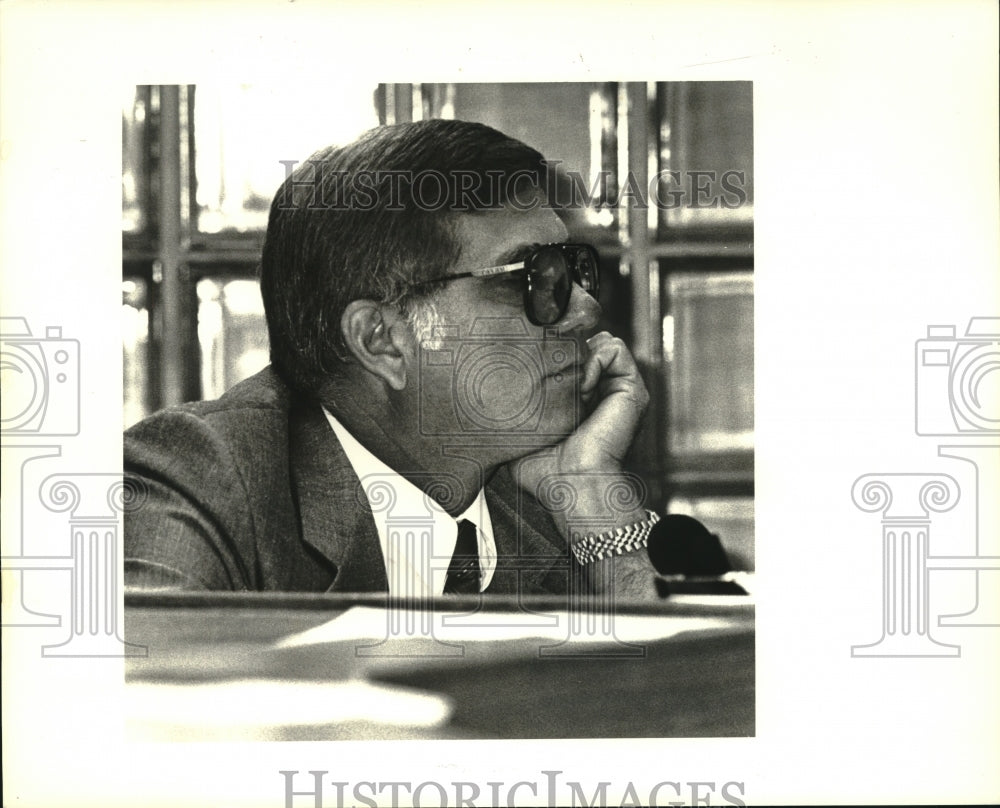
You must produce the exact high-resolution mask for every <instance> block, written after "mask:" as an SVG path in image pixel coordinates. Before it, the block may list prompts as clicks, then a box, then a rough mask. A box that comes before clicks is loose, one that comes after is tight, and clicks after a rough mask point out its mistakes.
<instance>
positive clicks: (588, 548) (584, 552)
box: [571, 510, 660, 564]
mask: <svg viewBox="0 0 1000 808" xmlns="http://www.w3.org/2000/svg"><path fill="white" fill-rule="evenodd" d="M659 521H660V516H659V514H657V513H655V512H654V511H650V510H647V511H646V519H644V520H642V521H641V522H636V523H635V524H631V525H629V526H628V527H620V528H617V529H616V530H610V531H607V532H606V533H600V534H597V533H590V534H587V535H585V536H581V537H580V538H578V539H576V540H575V541H573V543H572V545H571V547H572V550H573V555H574V556H576V560H577V561H579V562H580V563H581V564H591V563H593V562H594V561H600V560H601V559H605V558H610V557H611V556H613V555H622V554H623V553H631V552H633V551H635V550H639V549H640V548H642V547H645V546H646V543H647V542H648V540H649V533H650V531H651V530H652V529H653V525H655V524H656V523H657V522H659Z"/></svg>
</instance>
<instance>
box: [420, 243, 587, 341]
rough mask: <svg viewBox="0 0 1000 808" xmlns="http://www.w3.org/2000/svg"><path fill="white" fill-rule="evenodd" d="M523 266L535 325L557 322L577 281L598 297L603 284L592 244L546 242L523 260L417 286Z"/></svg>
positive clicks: (528, 311) (527, 311)
mask: <svg viewBox="0 0 1000 808" xmlns="http://www.w3.org/2000/svg"><path fill="white" fill-rule="evenodd" d="M521 270H524V313H525V314H527V315H528V320H530V321H531V322H532V323H533V324H534V325H554V324H555V323H557V322H559V321H560V320H561V319H562V318H563V317H564V316H566V310H567V309H568V308H569V300H570V297H571V296H572V294H573V284H574V283H577V284H579V285H580V288H582V289H583V291H585V292H588V293H589V294H590V295H592V296H593V297H595V298H596V297H597V295H598V292H599V291H600V288H601V281H600V265H599V264H598V257H597V250H595V249H594V248H593V247H592V246H591V245H589V244H546V245H544V246H542V247H536V248H535V249H534V250H532V252H531V254H530V255H528V257H527V258H525V259H524V260H523V261H517V262H515V263H513V264H503V265H502V266H497V267H485V268H483V269H474V270H472V271H471V272H460V273H458V274H457V275H444V276H442V277H440V278H432V279H430V280H426V281H421V282H420V283H418V284H415V286H425V285H427V284H430V283H437V282H439V281H454V280H458V279H459V278H488V277H490V276H492V275H502V274H504V273H505V272H519V271H521Z"/></svg>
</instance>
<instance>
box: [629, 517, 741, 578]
mask: <svg viewBox="0 0 1000 808" xmlns="http://www.w3.org/2000/svg"><path fill="white" fill-rule="evenodd" d="M647 552H648V553H649V560H650V562H651V563H652V565H653V567H654V568H655V569H656V571H657V572H658V573H659V574H660V575H663V576H670V578H671V580H669V581H667V580H664V579H663V578H658V579H657V581H656V587H657V590H658V591H659V593H660V595H661V596H662V597H666V596H667V595H670V594H711V595H715V594H718V595H723V594H735V595H745V594H746V590H745V589H743V587H741V586H740V585H739V584H737V583H736V582H734V581H725V580H719V576H722V575H725V574H726V573H727V572H732V569H733V567H732V564H731V563H730V561H729V557H728V556H727V555H726V551H725V550H724V549H722V543H721V542H720V541H719V537H718V536H716V535H715V534H714V533H710V532H709V530H708V528H706V527H705V526H704V525H703V524H702V523H701V522H699V521H698V520H697V519H693V518H692V517H690V516H684V515H683V514H679V513H668V514H667V515H666V516H664V517H663V518H662V519H661V520H660V521H659V522H657V523H656V524H655V525H654V526H653V529H652V530H651V531H650V533H649V539H648V542H647Z"/></svg>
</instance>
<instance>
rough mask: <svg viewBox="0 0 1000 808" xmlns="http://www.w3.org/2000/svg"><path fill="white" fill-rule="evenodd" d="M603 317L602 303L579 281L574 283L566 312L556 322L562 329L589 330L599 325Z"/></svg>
mask: <svg viewBox="0 0 1000 808" xmlns="http://www.w3.org/2000/svg"><path fill="white" fill-rule="evenodd" d="M600 318H601V304H600V303H598V302H597V300H596V299H595V298H594V297H593V296H592V295H590V294H588V293H587V292H585V291H583V287H582V286H580V284H578V283H574V284H573V290H572V292H571V293H570V297H569V306H568V307H567V308H566V314H565V315H564V316H563V318H562V319H561V320H560V321H559V322H558V323H556V327H557V328H558V329H559V330H560V331H587V330H590V329H593V328H595V327H596V326H597V323H598V320H600Z"/></svg>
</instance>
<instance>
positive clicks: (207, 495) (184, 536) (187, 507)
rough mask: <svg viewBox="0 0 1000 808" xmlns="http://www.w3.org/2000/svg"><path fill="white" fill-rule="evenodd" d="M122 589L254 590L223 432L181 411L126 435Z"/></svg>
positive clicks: (245, 503)
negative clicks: (126, 502)
mask: <svg viewBox="0 0 1000 808" xmlns="http://www.w3.org/2000/svg"><path fill="white" fill-rule="evenodd" d="M124 474H125V481H126V487H127V488H128V489H129V491H130V494H131V501H130V505H129V506H128V507H127V508H126V513H125V561H124V566H125V585H126V587H131V588H143V589H148V588H171V589H221V590H245V589H253V588H256V583H257V582H256V578H257V575H256V572H255V569H256V566H257V564H256V560H255V556H256V551H255V541H254V535H255V530H254V523H253V522H254V516H253V509H252V507H251V502H250V498H249V495H248V491H247V487H246V484H245V482H244V480H243V478H242V475H241V474H240V470H239V467H238V464H237V463H236V462H235V461H234V458H233V453H232V451H231V448H230V447H229V445H228V441H227V437H226V435H225V433H224V432H223V431H220V430H218V429H215V428H213V426H212V424H211V422H210V420H209V419H206V418H204V417H201V416H199V415H196V414H193V413H191V412H189V411H186V410H184V409H177V410H168V411H164V412H161V413H158V414H157V415H154V416H153V417H151V418H149V419H147V420H145V421H143V422H141V423H140V424H137V425H136V426H134V427H133V428H132V429H130V430H128V431H127V432H126V433H125V441H124Z"/></svg>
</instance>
